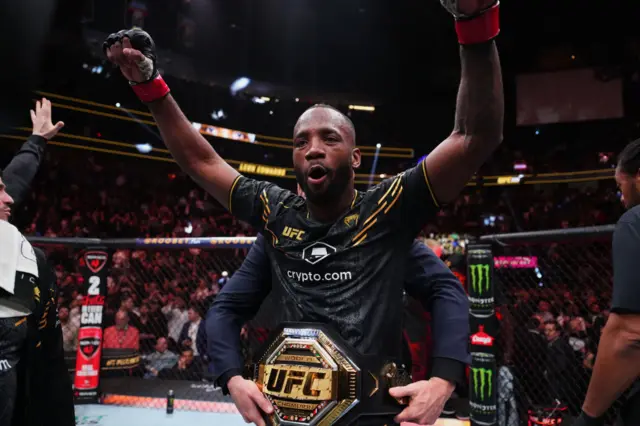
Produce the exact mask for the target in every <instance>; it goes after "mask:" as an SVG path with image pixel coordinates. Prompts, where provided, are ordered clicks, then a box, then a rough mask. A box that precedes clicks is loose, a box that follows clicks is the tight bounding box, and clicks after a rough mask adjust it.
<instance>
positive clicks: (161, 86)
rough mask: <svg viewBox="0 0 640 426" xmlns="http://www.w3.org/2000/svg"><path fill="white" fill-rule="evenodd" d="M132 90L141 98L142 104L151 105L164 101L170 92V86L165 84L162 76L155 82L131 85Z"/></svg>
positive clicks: (154, 80)
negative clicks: (150, 103) (159, 100)
mask: <svg viewBox="0 0 640 426" xmlns="http://www.w3.org/2000/svg"><path fill="white" fill-rule="evenodd" d="M131 88H132V89H133V91H134V92H135V94H136V95H137V96H138V98H140V100H141V101H142V102H145V103H149V102H153V101H157V100H158V99H162V98H164V97H165V96H167V94H168V93H169V92H170V90H169V86H167V83H165V81H164V79H163V78H162V76H161V75H160V74H158V75H157V77H156V78H154V79H153V80H150V81H147V82H146V83H139V84H133V85H131Z"/></svg>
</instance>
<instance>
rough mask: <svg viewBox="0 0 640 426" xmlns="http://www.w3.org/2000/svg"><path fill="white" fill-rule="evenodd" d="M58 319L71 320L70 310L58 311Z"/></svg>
mask: <svg viewBox="0 0 640 426" xmlns="http://www.w3.org/2000/svg"><path fill="white" fill-rule="evenodd" d="M58 318H59V319H60V321H63V322H64V321H66V320H67V319H68V318H69V309H67V308H65V307H63V308H60V309H58Z"/></svg>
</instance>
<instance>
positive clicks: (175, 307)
mask: <svg viewBox="0 0 640 426" xmlns="http://www.w3.org/2000/svg"><path fill="white" fill-rule="evenodd" d="M186 306H187V303H186V302H185V301H184V299H183V298H182V297H176V298H174V299H173V300H172V301H171V302H169V304H168V305H166V306H164V307H163V308H162V313H163V314H164V316H165V318H166V319H167V320H168V328H169V337H170V338H171V339H173V341H174V342H176V343H178V342H180V333H181V332H182V329H183V327H184V326H185V324H186V323H187V322H188V321H189V313H188V311H187V308H186Z"/></svg>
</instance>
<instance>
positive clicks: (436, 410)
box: [389, 377, 455, 425]
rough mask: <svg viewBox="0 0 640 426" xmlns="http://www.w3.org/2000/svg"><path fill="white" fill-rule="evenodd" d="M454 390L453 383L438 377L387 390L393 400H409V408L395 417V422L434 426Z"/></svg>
mask: <svg viewBox="0 0 640 426" xmlns="http://www.w3.org/2000/svg"><path fill="white" fill-rule="evenodd" d="M454 389H455V385H454V384H453V383H451V382H448V381H446V380H444V379H441V378H439V377H433V378H431V379H429V380H421V381H419V382H415V383H411V384H410V385H407V386H399V387H395V388H391V389H389V394H390V395H391V396H392V397H394V398H398V399H399V398H404V397H409V398H410V402H409V406H408V407H407V408H405V409H404V410H403V411H402V412H401V413H400V414H398V415H397V416H396V418H395V422H396V423H402V422H411V423H417V424H419V425H432V424H434V423H435V422H436V421H437V420H438V417H440V413H442V409H443V408H444V404H445V403H446V402H447V400H448V399H449V397H450V396H451V393H452V392H453V390H454Z"/></svg>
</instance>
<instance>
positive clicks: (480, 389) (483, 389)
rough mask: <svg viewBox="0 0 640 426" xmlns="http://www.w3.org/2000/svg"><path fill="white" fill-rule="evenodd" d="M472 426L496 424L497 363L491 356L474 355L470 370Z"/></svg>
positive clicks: (472, 355)
mask: <svg viewBox="0 0 640 426" xmlns="http://www.w3.org/2000/svg"><path fill="white" fill-rule="evenodd" d="M469 370H470V371H469V380H470V389H469V390H470V398H469V407H470V409H471V424H472V425H494V424H496V362H495V358H494V356H493V355H491V354H487V353H481V352H480V353H472V354H471V368H470V369H469Z"/></svg>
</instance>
